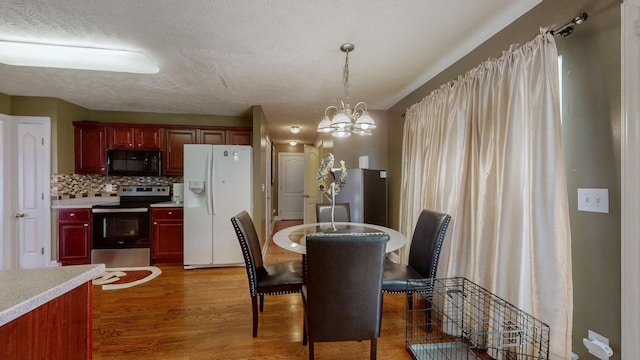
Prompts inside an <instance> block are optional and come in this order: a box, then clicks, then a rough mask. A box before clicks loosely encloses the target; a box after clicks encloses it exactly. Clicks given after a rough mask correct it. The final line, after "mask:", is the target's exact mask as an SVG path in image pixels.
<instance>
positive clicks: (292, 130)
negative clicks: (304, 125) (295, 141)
mask: <svg viewBox="0 0 640 360" xmlns="http://www.w3.org/2000/svg"><path fill="white" fill-rule="evenodd" d="M289 131H291V133H293V134H297V133H299V132H300V126H297V125H294V126H292V127H291V128H290V129H289Z"/></svg>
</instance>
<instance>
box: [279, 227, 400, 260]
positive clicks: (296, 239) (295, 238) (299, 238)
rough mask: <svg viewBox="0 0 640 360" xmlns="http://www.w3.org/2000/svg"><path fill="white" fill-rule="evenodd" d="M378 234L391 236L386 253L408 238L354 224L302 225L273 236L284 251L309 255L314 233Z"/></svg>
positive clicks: (382, 229) (379, 228)
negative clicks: (309, 245)
mask: <svg viewBox="0 0 640 360" xmlns="http://www.w3.org/2000/svg"><path fill="white" fill-rule="evenodd" d="M341 232H342V233H378V232H384V233H386V234H387V235H389V241H388V242H387V247H386V249H385V251H386V252H388V253H389V252H392V251H395V250H398V249H400V248H401V247H403V246H404V245H405V244H406V242H407V238H406V237H405V236H404V235H402V234H401V233H400V232H399V231H397V230H394V229H391V228H388V227H385V226H380V225H374V224H363V223H352V222H334V223H333V226H332V225H331V223H328V222H326V223H313V224H301V225H294V226H290V227H287V228H284V229H282V230H280V231H278V232H277V233H275V234H273V242H274V243H276V245H278V246H280V247H281V248H283V249H286V250H289V251H293V252H297V253H300V254H306V253H307V246H306V239H307V235H308V234H312V233H327V234H328V233H332V234H336V233H341Z"/></svg>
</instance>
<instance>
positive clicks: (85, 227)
mask: <svg viewBox="0 0 640 360" xmlns="http://www.w3.org/2000/svg"><path fill="white" fill-rule="evenodd" d="M58 260H59V261H60V263H62V265H81V264H90V263H91V226H90V224H89V223H87V222H72V221H60V222H58Z"/></svg>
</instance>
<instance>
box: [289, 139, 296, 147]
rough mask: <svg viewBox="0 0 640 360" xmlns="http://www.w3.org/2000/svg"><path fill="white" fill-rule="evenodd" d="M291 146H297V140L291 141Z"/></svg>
mask: <svg viewBox="0 0 640 360" xmlns="http://www.w3.org/2000/svg"><path fill="white" fill-rule="evenodd" d="M289 145H291V146H296V145H298V142H297V141H295V140H291V141H289Z"/></svg>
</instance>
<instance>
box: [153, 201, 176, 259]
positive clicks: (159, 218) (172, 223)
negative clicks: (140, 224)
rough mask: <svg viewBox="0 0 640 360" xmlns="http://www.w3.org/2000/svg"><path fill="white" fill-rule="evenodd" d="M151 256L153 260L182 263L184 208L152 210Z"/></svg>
mask: <svg viewBox="0 0 640 360" xmlns="http://www.w3.org/2000/svg"><path fill="white" fill-rule="evenodd" d="M151 218H152V220H151V258H152V260H153V262H170V263H182V261H183V253H184V251H183V249H184V247H183V242H182V239H183V221H182V209H180V210H166V209H152V210H151Z"/></svg>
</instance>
